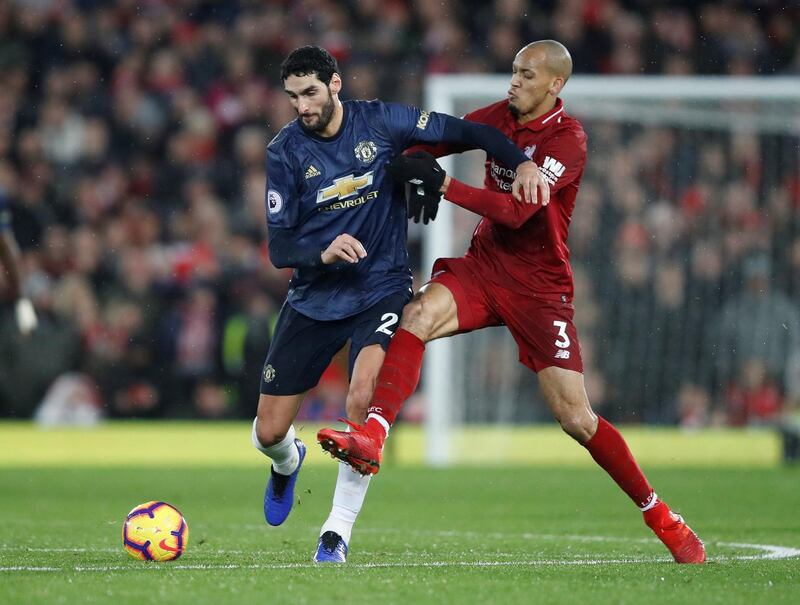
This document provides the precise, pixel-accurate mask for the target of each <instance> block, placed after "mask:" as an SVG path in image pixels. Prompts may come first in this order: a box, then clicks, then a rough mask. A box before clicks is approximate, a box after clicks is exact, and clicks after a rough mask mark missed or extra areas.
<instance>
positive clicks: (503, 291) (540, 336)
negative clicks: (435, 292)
mask: <svg viewBox="0 0 800 605" xmlns="http://www.w3.org/2000/svg"><path fill="white" fill-rule="evenodd" d="M430 281H431V282H432V283H437V284H442V285H443V286H444V287H445V288H447V289H448V290H450V293H451V294H452V295H453V298H454V299H455V301H456V306H457V307H458V331H459V332H471V331H473V330H478V329H480V328H486V327H489V326H503V325H504V326H506V327H507V328H508V330H509V332H511V335H512V336H513V337H514V340H515V341H516V343H517V346H518V347H519V360H520V362H521V363H522V364H524V365H526V366H528V367H529V368H530V369H532V370H533V371H534V372H539V371H540V370H543V369H545V368H548V367H551V366H556V367H559V368H564V369H566V370H574V371H576V372H581V373H583V361H582V360H581V346H580V343H579V342H578V332H577V330H576V329H575V324H574V323H573V322H572V318H573V316H574V313H575V308H574V307H573V306H572V303H571V302H566V301H564V300H562V298H561V297H560V296H557V295H552V296H539V295H535V294H531V293H520V292H516V291H513V290H509V289H507V288H503V287H502V286H498V285H495V284H493V283H492V282H491V281H490V280H489V279H488V278H487V277H484V276H483V275H482V274H481V266H480V265H479V264H478V263H477V261H475V260H474V259H472V258H471V257H468V256H467V257H462V258H440V259H439V260H437V261H436V263H435V264H434V265H433V271H432V276H431V280H430Z"/></svg>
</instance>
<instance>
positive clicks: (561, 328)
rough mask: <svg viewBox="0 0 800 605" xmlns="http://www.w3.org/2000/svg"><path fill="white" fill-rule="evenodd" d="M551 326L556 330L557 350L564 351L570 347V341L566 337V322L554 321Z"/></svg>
mask: <svg viewBox="0 0 800 605" xmlns="http://www.w3.org/2000/svg"><path fill="white" fill-rule="evenodd" d="M553 325H554V326H555V327H556V328H558V338H557V339H556V346H557V347H558V348H559V349H566V348H568V347H569V345H570V339H569V336H568V335H567V322H566V321H558V320H556V321H554V322H553Z"/></svg>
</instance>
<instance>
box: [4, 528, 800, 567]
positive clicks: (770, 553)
mask: <svg viewBox="0 0 800 605" xmlns="http://www.w3.org/2000/svg"><path fill="white" fill-rule="evenodd" d="M562 537H563V536H562ZM589 537H590V538H595V539H597V540H598V541H602V540H606V539H608V540H614V539H615V538H612V537H605V536H589ZM619 540H624V538H619ZM715 545H716V546H717V547H729V548H743V549H755V550H761V551H764V552H762V553H760V554H755V555H732V556H728V555H719V556H715V557H710V558H709V561H753V560H764V561H775V560H779V559H789V558H793V557H800V549H798V548H790V547H786V546H776V545H772V544H748V543H743V542H715ZM46 550H47V549H44V548H41V549H37V551H46ZM50 550H52V551H53V552H69V551H70V549H63V548H59V549H50ZM71 550H72V551H74V552H83V551H84V550H86V549H71ZM671 561H672V559H670V558H668V557H645V558H642V557H639V558H621V559H620V558H618V559H588V558H580V559H530V560H527V561H420V562H386V563H349V564H347V566H346V567H347V568H348V569H390V568H428V569H433V568H447V567H453V568H458V567H460V568H463V567H474V568H480V567H544V566H571V565H572V566H583V565H615V564H641V563H667V562H671ZM333 567H334V568H336V567H337V566H333ZM319 568H320V565H319V564H316V563H311V562H309V563H252V564H238V563H225V564H213V563H211V564H208V563H186V564H183V563H171V564H167V565H148V566H144V567H141V568H139V569H147V570H154V569H155V570H177V569H181V570H183V569H185V570H213V569H219V570H227V569H231V570H233V569H273V570H281V569H319ZM132 569H134V568H132V567H131V566H129V565H76V566H65V567H45V566H25V565H14V566H7V567H0V572H64V571H74V572H109V571H130V570H132Z"/></svg>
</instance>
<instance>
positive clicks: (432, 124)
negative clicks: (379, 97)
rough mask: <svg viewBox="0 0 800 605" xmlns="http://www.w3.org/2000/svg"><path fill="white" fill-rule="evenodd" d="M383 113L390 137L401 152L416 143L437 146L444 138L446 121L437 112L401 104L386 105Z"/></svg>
mask: <svg viewBox="0 0 800 605" xmlns="http://www.w3.org/2000/svg"><path fill="white" fill-rule="evenodd" d="M383 111H384V120H385V122H386V127H387V129H388V130H389V135H390V136H391V138H392V140H393V141H394V143H395V145H396V146H397V148H398V149H400V150H403V149H407V148H408V147H410V146H411V145H413V144H414V143H423V144H425V143H430V144H436V143H438V142H439V141H441V140H442V137H443V136H444V120H442V119H441V116H440V114H437V113H436V112H428V111H424V110H422V109H419V108H418V107H411V106H409V105H401V104H399V103H384V104H383Z"/></svg>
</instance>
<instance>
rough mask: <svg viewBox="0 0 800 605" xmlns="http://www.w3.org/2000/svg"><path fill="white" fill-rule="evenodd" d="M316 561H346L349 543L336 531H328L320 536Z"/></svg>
mask: <svg viewBox="0 0 800 605" xmlns="http://www.w3.org/2000/svg"><path fill="white" fill-rule="evenodd" d="M314 562H315V563H346V562H347V544H345V543H344V540H343V539H342V537H341V536H340V535H339V534H337V533H336V532H335V531H326V532H325V533H324V534H322V535H321V536H320V537H319V544H317V552H316V554H315V555H314Z"/></svg>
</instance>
